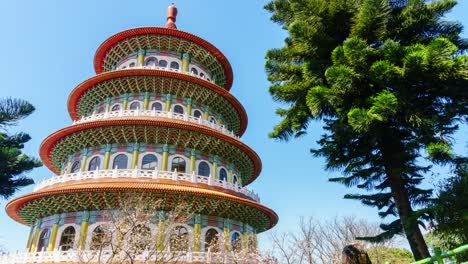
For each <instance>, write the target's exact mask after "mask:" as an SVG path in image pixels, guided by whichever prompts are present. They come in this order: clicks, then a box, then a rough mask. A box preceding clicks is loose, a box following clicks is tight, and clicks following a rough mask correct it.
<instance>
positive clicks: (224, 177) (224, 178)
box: [219, 168, 227, 181]
mask: <svg viewBox="0 0 468 264" xmlns="http://www.w3.org/2000/svg"><path fill="white" fill-rule="evenodd" d="M219 179H220V180H222V181H227V171H226V170H225V169H223V168H221V169H220V170H219Z"/></svg>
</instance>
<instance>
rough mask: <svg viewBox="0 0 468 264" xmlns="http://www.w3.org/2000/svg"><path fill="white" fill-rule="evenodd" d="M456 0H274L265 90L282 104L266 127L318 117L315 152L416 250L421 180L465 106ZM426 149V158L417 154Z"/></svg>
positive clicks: (290, 132)
mask: <svg viewBox="0 0 468 264" xmlns="http://www.w3.org/2000/svg"><path fill="white" fill-rule="evenodd" d="M455 4H456V1H453V0H437V1H424V0H406V1H404V0H400V1H398V0H390V1H389V0H357V1H355V0H273V1H271V2H270V3H268V4H267V5H266V6H265V9H266V10H268V11H270V12H271V14H272V16H271V19H272V20H273V21H274V22H276V23H278V24H279V25H280V26H282V28H283V29H285V30H287V31H288V33H289V36H288V37H287V38H286V39H285V44H284V47H282V48H279V49H272V50H269V51H268V52H267V55H266V59H267V62H266V66H265V68H266V72H267V74H268V79H269V81H270V82H271V86H270V94H271V96H272V97H273V99H275V100H276V101H278V102H281V103H285V104H286V105H288V107H287V108H284V109H278V110H277V114H278V115H279V116H281V117H282V120H281V121H280V123H279V124H277V125H276V126H275V127H274V129H273V131H272V132H271V133H270V137H272V138H275V139H280V140H289V139H291V138H293V137H298V136H303V135H305V134H306V133H307V129H308V126H309V125H310V122H311V121H313V120H317V121H318V120H320V121H322V122H323V124H324V129H325V131H326V133H325V134H324V135H323V136H322V137H321V139H320V140H318V144H319V146H320V147H319V148H318V149H313V150H311V152H312V154H313V155H315V156H320V157H324V158H325V159H326V169H328V170H340V171H342V177H338V178H333V179H330V181H332V182H339V183H342V184H344V185H346V186H348V187H357V188H359V189H362V190H363V191H364V193H359V194H349V195H346V196H345V198H346V199H355V200H359V201H361V202H362V203H363V204H365V205H368V206H373V207H377V208H378V209H379V215H380V216H381V217H382V218H385V217H391V218H392V219H396V220H394V221H392V222H390V223H388V224H382V225H381V228H382V230H383V233H382V234H380V235H378V236H376V237H372V238H365V239H368V240H382V239H388V238H390V237H392V236H394V235H395V234H400V233H404V234H405V235H406V237H407V239H408V241H409V244H410V247H411V250H412V252H413V254H414V256H415V258H416V259H421V258H424V257H427V256H428V255H429V252H428V250H427V246H426V244H425V242H424V239H423V236H422V235H421V231H420V229H419V225H420V224H421V223H422V222H421V220H424V219H426V218H427V217H428V215H427V213H426V212H427V211H426V210H424V208H425V206H426V205H427V203H428V202H429V200H430V197H431V194H432V190H425V189H422V188H420V187H419V185H420V183H421V182H422V181H423V180H424V178H425V176H426V175H427V173H428V172H429V170H430V168H431V164H432V163H437V164H444V163H449V162H451V160H452V159H453V154H452V150H451V148H452V144H453V142H451V141H449V140H447V138H450V135H451V134H453V133H454V132H455V131H456V130H457V129H458V124H459V123H460V122H466V121H467V119H466V116H467V113H468V92H467V88H466V87H468V74H467V73H468V60H467V56H466V55H465V54H464V53H465V52H466V49H467V48H468V42H467V40H465V39H462V38H460V36H459V34H460V32H461V30H462V26H461V25H460V24H459V23H457V22H452V21H445V20H444V15H445V14H446V13H447V12H448V11H450V10H451V9H452V8H453V7H454V6H455ZM424 158H426V159H427V162H426V163H424V164H425V165H422V164H421V162H420V161H421V160H422V159H424Z"/></svg>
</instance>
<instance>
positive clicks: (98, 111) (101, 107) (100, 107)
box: [96, 105, 106, 114]
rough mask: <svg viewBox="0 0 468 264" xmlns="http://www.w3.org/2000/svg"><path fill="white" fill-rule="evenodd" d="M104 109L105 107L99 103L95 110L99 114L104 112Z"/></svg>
mask: <svg viewBox="0 0 468 264" xmlns="http://www.w3.org/2000/svg"><path fill="white" fill-rule="evenodd" d="M104 111H106V108H104V106H102V105H101V106H99V107H98V109H97V111H96V112H97V113H98V114H99V113H104Z"/></svg>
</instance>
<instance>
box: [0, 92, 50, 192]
mask: <svg viewBox="0 0 468 264" xmlns="http://www.w3.org/2000/svg"><path fill="white" fill-rule="evenodd" d="M32 112H34V106H33V105H31V104H30V103H28V102H26V101H24V100H20V99H11V98H7V99H3V100H0V130H1V131H0V196H2V197H3V198H8V197H10V196H11V195H13V194H14V193H15V191H17V190H18V189H19V188H20V187H24V186H28V185H30V184H33V183H34V181H33V180H32V179H30V178H27V177H26V176H25V175H24V173H25V172H28V171H30V170H32V169H34V168H37V167H40V166H42V163H41V162H40V161H39V160H37V159H35V158H31V157H29V156H27V155H26V154H23V153H22V151H21V150H22V149H23V148H24V143H26V142H28V141H29V140H30V139H31V137H30V136H29V135H28V134H26V133H22V132H20V133H17V134H13V135H9V134H8V133H7V131H6V130H7V127H8V126H11V125H14V124H15V123H16V122H17V121H18V120H20V119H22V118H25V117H27V116H28V115H30V114H31V113H32Z"/></svg>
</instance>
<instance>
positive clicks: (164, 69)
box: [115, 65, 215, 83]
mask: <svg viewBox="0 0 468 264" xmlns="http://www.w3.org/2000/svg"><path fill="white" fill-rule="evenodd" d="M134 69H149V70H160V71H171V72H178V73H183V74H187V75H190V76H193V77H197V78H200V79H203V80H205V81H208V82H211V83H215V82H214V81H213V80H211V79H208V78H207V77H202V76H200V75H198V74H194V73H192V72H186V71H183V70H181V69H173V68H170V67H159V66H156V65H153V66H133V67H127V68H125V69H122V68H120V69H115V71H125V70H134Z"/></svg>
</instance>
